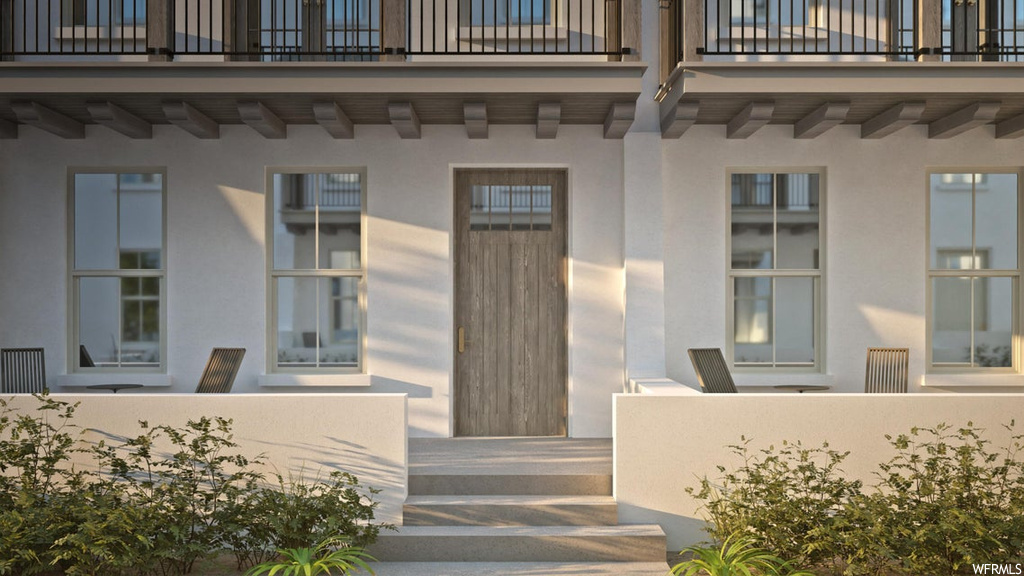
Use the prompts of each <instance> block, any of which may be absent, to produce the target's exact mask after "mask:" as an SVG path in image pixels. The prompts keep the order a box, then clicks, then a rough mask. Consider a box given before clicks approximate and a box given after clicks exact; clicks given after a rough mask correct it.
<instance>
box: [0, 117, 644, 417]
mask: <svg viewBox="0 0 1024 576" xmlns="http://www.w3.org/2000/svg"><path fill="white" fill-rule="evenodd" d="M601 130H602V128H601V127H600V126H561V127H560V128H559V133H558V138H557V139H555V140H537V139H536V138H535V137H534V127H533V126H491V128H490V138H489V139H487V140H469V139H467V138H466V135H465V128H464V127H463V126H424V127H423V138H422V139H421V140H401V139H399V138H398V136H397V134H396V133H395V130H394V128H392V127H391V126H368V125H360V126H357V127H356V137H355V139H354V140H334V139H331V138H330V137H329V136H328V135H327V134H326V132H324V130H323V129H321V128H320V127H318V126H289V127H288V134H289V137H288V139H287V140H267V139H264V138H263V137H261V136H259V135H257V134H256V133H255V132H254V131H253V130H252V129H250V128H248V127H246V126H223V127H222V128H221V138H220V139H219V140H198V139H196V138H194V137H192V136H190V135H188V134H187V133H185V132H184V131H182V130H181V129H179V128H177V127H174V126H154V138H153V139H152V140H129V139H127V138H125V137H124V136H121V135H119V134H116V133H114V132H112V131H110V130H109V129H107V128H105V127H102V126H93V125H90V126H87V127H86V134H87V138H86V139H85V140H82V141H72V140H63V139H60V138H57V137H55V136H52V135H50V134H47V133H44V132H41V131H39V130H37V129H35V128H32V127H29V126H21V127H20V136H19V138H18V139H17V140H0V250H2V252H0V271H2V272H0V346H2V347H27V346H43V347H45V348H46V358H47V375H48V377H49V380H50V382H51V385H53V384H55V383H56V382H57V376H58V375H61V374H65V373H66V372H67V359H66V354H67V330H68V324H69V321H68V312H67V310H68V303H67V283H68V278H67V275H68V271H67V267H66V260H65V258H66V253H67V237H66V234H67V216H66V214H67V207H66V197H67V191H66V188H67V167H69V166H90V167H101V166H111V167H115V166H136V167H149V166H157V167H166V170H167V195H168V197H167V231H168V240H167V308H168V310H167V319H168V320H167V342H168V351H167V371H168V374H169V375H170V379H171V386H170V387H169V388H166V387H164V388H147V389H145V392H168V391H170V392H190V391H192V390H194V388H195V383H196V382H197V381H198V379H199V376H200V373H201V372H202V369H203V366H204V364H205V362H206V359H207V357H208V355H209V353H210V349H211V348H212V347H215V346H241V347H245V348H246V349H247V353H246V357H245V360H244V362H243V364H242V368H241V371H240V372H239V375H238V378H237V380H236V382H235V387H234V391H235V392H242V393H244V392H261V391H263V392H271V391H272V392H280V391H283V390H286V391H289V392H302V391H314V392H325V391H334V392H343V391H348V392H371V393H372V392H399V393H407V394H408V395H409V413H410V416H409V423H410V425H409V433H410V435H412V436H448V435H450V434H451V428H450V426H451V422H450V418H449V415H450V406H451V385H452V383H451V377H452V374H451V372H452V370H451V367H452V353H453V347H452V333H453V326H452V321H453V320H452V298H453V279H452V261H451V251H452V245H451V242H452V239H451V229H452V218H453V216H452V214H453V206H452V170H453V168H454V167H465V166H469V167H495V166H522V167H531V166H544V167H565V168H568V170H569V195H570V210H569V212H570V216H569V217H570V226H569V235H570V236H569V256H570V258H569V271H570V280H569V342H570V344H569V346H570V352H569V380H570V381H569V387H570V395H569V418H570V428H569V431H570V435H572V436H578V437H595V436H596V437H601V436H608V435H610V433H611V395H612V394H613V393H615V392H619V391H621V390H622V387H623V381H624V380H623V378H624V376H623V355H624V352H623V340H624V336H623V328H622V327H623V321H622V316H623V293H624V285H623V282H624V280H623V275H622V261H623V254H622V238H623V229H622V226H623V224H622V222H623V217H622V187H623V174H622V162H623V160H622V158H623V154H622V147H623V144H622V141H621V140H605V139H603V138H602V132H601ZM267 166H277V167H314V166H315V167H365V169H366V175H367V176H366V182H367V201H366V202H367V204H366V209H367V214H368V222H367V226H366V232H365V233H366V235H367V252H366V264H367V280H366V284H367V298H366V301H367V316H366V332H367V340H366V352H365V370H366V372H367V373H368V374H369V375H370V383H371V385H370V386H365V384H366V380H367V378H366V377H359V376H352V377H339V378H338V379H337V380H333V381H332V382H338V383H351V384H353V385H362V386H361V387H359V388H344V387H333V388H323V387H319V386H318V387H316V388H285V389H281V388H268V387H260V386H259V384H258V382H259V376H260V375H263V374H265V372H266V345H267V344H266V336H265V334H266V333H265V331H266V329H267V327H268V323H267V319H266V314H267V312H266V310H267V303H266V259H265V253H264V239H265V234H266V223H265V207H266V203H265V197H264V187H265V176H264V174H265V167H267ZM346 378H347V379H346ZM165 380H166V379H165ZM61 382H66V381H65V380H61Z"/></svg>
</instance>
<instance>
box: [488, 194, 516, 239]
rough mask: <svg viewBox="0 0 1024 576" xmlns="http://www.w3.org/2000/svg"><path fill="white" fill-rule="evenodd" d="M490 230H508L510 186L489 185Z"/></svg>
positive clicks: (510, 199)
mask: <svg viewBox="0 0 1024 576" xmlns="http://www.w3.org/2000/svg"><path fill="white" fill-rule="evenodd" d="M490 189H491V203H490V205H491V230H508V229H509V227H510V226H511V224H512V187H511V186H491V187H490Z"/></svg>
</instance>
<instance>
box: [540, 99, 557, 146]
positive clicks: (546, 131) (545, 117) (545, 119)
mask: <svg viewBox="0 0 1024 576" xmlns="http://www.w3.org/2000/svg"><path fill="white" fill-rule="evenodd" d="M561 121H562V105H561V104H560V103H558V102H541V103H540V104H538V105H537V138H538V139H540V140H551V139H553V138H555V137H556V136H558V124H559V123H560V122H561Z"/></svg>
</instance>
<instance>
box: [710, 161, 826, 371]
mask: <svg viewBox="0 0 1024 576" xmlns="http://www.w3.org/2000/svg"><path fill="white" fill-rule="evenodd" d="M736 174H772V175H773V178H772V187H773V190H772V202H771V205H772V206H773V207H774V206H775V202H774V198H775V193H776V190H775V178H774V176H775V175H778V174H817V175H818V249H817V252H816V254H817V260H818V267H817V269H784V268H782V269H780V268H774V267H773V268H771V269H764V270H759V269H733V267H732V177H733V175H736ZM827 190H828V184H827V179H826V171H825V168H824V167H820V166H819V167H813V166H812V167H808V166H802V167H783V168H779V167H765V166H753V167H733V168H729V169H728V170H727V171H726V176H725V195H724V199H725V206H726V209H725V258H726V262H725V270H726V279H725V281H726V301H725V307H726V313H725V318H726V324H725V334H726V350H725V358H726V361H727V362H728V363H729V366H730V367H731V368H732V369H733V370H734V371H736V372H748V373H779V372H791V373H813V374H817V373H824V372H825V370H826V367H825V311H826V309H827V308H826V305H825V254H826V249H825V246H826V239H827V237H828V234H827V230H826V214H827V211H826V204H827V198H828V193H827ZM772 220H773V221H772V227H773V230H774V229H775V228H776V226H777V224H778V219H777V218H776V217H775V216H774V215H773V218H772ZM773 242H777V238H776V237H775V234H774V232H773ZM777 259H778V250H777V249H775V250H774V251H773V257H772V262H773V266H774V264H775V263H776V262H777ZM751 277H753V278H757V277H761V278H764V277H767V278H772V279H773V280H772V288H773V289H772V299H771V300H772V315H771V322H770V326H771V329H772V332H773V334H772V336H771V337H770V341H771V345H772V350H773V352H772V355H773V357H774V354H775V353H774V350H775V344H776V342H775V338H774V330H775V326H776V324H777V322H776V318H775V304H774V302H775V294H776V291H775V290H774V284H775V282H774V279H776V278H813V279H814V299H815V303H816V306H815V309H814V326H813V329H814V335H813V342H814V363H813V365H807V364H794V363H786V362H776V361H774V359H773V361H772V363H771V364H768V363H765V364H759V365H752V364H741V365H738V366H737V364H736V360H735V351H736V328H735V323H736V319H735V305H736V304H735V301H736V293H735V292H736V281H735V280H736V278H751Z"/></svg>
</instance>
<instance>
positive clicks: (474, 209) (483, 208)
mask: <svg viewBox="0 0 1024 576" xmlns="http://www.w3.org/2000/svg"><path fill="white" fill-rule="evenodd" d="M470 201H471V202H472V205H471V206H470V207H469V229H470V230H489V229H490V228H491V187H490V186H473V192H472V194H471V199H470Z"/></svg>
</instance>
